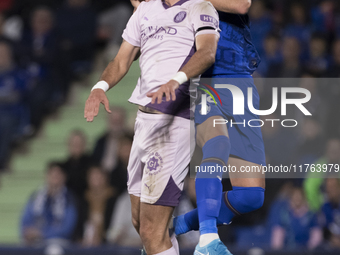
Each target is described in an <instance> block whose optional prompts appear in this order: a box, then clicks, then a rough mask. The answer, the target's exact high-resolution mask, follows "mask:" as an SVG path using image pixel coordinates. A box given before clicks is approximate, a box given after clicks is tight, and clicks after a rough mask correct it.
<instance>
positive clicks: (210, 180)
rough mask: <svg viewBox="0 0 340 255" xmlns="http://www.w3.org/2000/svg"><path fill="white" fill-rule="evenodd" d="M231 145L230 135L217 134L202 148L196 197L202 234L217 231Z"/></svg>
mask: <svg viewBox="0 0 340 255" xmlns="http://www.w3.org/2000/svg"><path fill="white" fill-rule="evenodd" d="M230 147H231V145H230V141H229V138H228V137H226V136H217V137H214V138H212V139H210V140H209V141H207V142H206V143H205V145H204V146H203V148H202V151H203V160H202V163H201V165H200V171H198V172H197V175H196V199H197V209H198V219H199V230H200V233H201V235H203V234H209V233H217V217H218V214H219V211H220V207H221V198H222V183H221V180H222V174H223V171H222V168H223V166H225V165H226V164H227V163H228V158H229V153H230ZM209 168H210V170H208V169H209ZM212 169H215V171H212ZM218 169H219V171H218ZM190 225H191V224H190ZM194 226H195V225H194Z"/></svg>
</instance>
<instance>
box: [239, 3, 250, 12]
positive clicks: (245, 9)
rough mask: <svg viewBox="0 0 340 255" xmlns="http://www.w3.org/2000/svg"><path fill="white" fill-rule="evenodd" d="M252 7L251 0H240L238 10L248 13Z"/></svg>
mask: <svg viewBox="0 0 340 255" xmlns="http://www.w3.org/2000/svg"><path fill="white" fill-rule="evenodd" d="M250 7H251V0H244V1H240V4H239V6H238V7H237V12H238V13H239V14H247V13H248V11H249V8H250Z"/></svg>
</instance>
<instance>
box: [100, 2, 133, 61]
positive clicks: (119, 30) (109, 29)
mask: <svg viewBox="0 0 340 255" xmlns="http://www.w3.org/2000/svg"><path fill="white" fill-rule="evenodd" d="M96 2H98V1H95V3H96ZM100 2H103V1H100ZM107 2H109V3H111V6H107V7H106V8H105V9H102V11H101V12H100V13H99V15H98V23H99V24H98V25H99V27H98V29H99V31H98V32H99V37H100V38H101V39H104V40H105V39H106V40H107V41H108V44H107V46H106V50H105V52H104V57H105V60H106V61H111V60H112V59H113V58H114V57H115V56H116V54H117V53H118V50H119V47H120V44H121V43H122V34H123V31H124V29H125V26H126V23H127V22H128V20H129V18H130V17H131V15H132V11H133V9H132V8H131V4H130V3H129V2H127V1H122V0H114V1H107ZM98 4H100V3H98ZM112 4H113V5H112Z"/></svg>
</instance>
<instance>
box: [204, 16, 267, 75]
mask: <svg viewBox="0 0 340 255" xmlns="http://www.w3.org/2000/svg"><path fill="white" fill-rule="evenodd" d="M218 13H219V16H220V28H221V30H222V31H221V35H220V40H219V43H218V47H217V52H216V61H215V64H214V65H213V66H212V67H211V68H210V69H208V70H207V71H206V72H205V73H204V74H203V76H202V77H212V76H216V75H251V74H252V73H253V72H254V71H255V70H256V68H257V67H258V65H259V63H260V61H261V60H260V57H259V54H258V53H257V51H256V49H255V46H254V45H253V43H252V39H251V35H250V22H249V16H248V15H237V14H229V13H224V12H218Z"/></svg>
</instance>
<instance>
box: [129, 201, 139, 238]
mask: <svg viewBox="0 0 340 255" xmlns="http://www.w3.org/2000/svg"><path fill="white" fill-rule="evenodd" d="M130 201H131V215H132V225H133V226H134V227H135V229H136V231H137V233H138V234H139V227H140V197H137V196H134V195H130Z"/></svg>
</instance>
